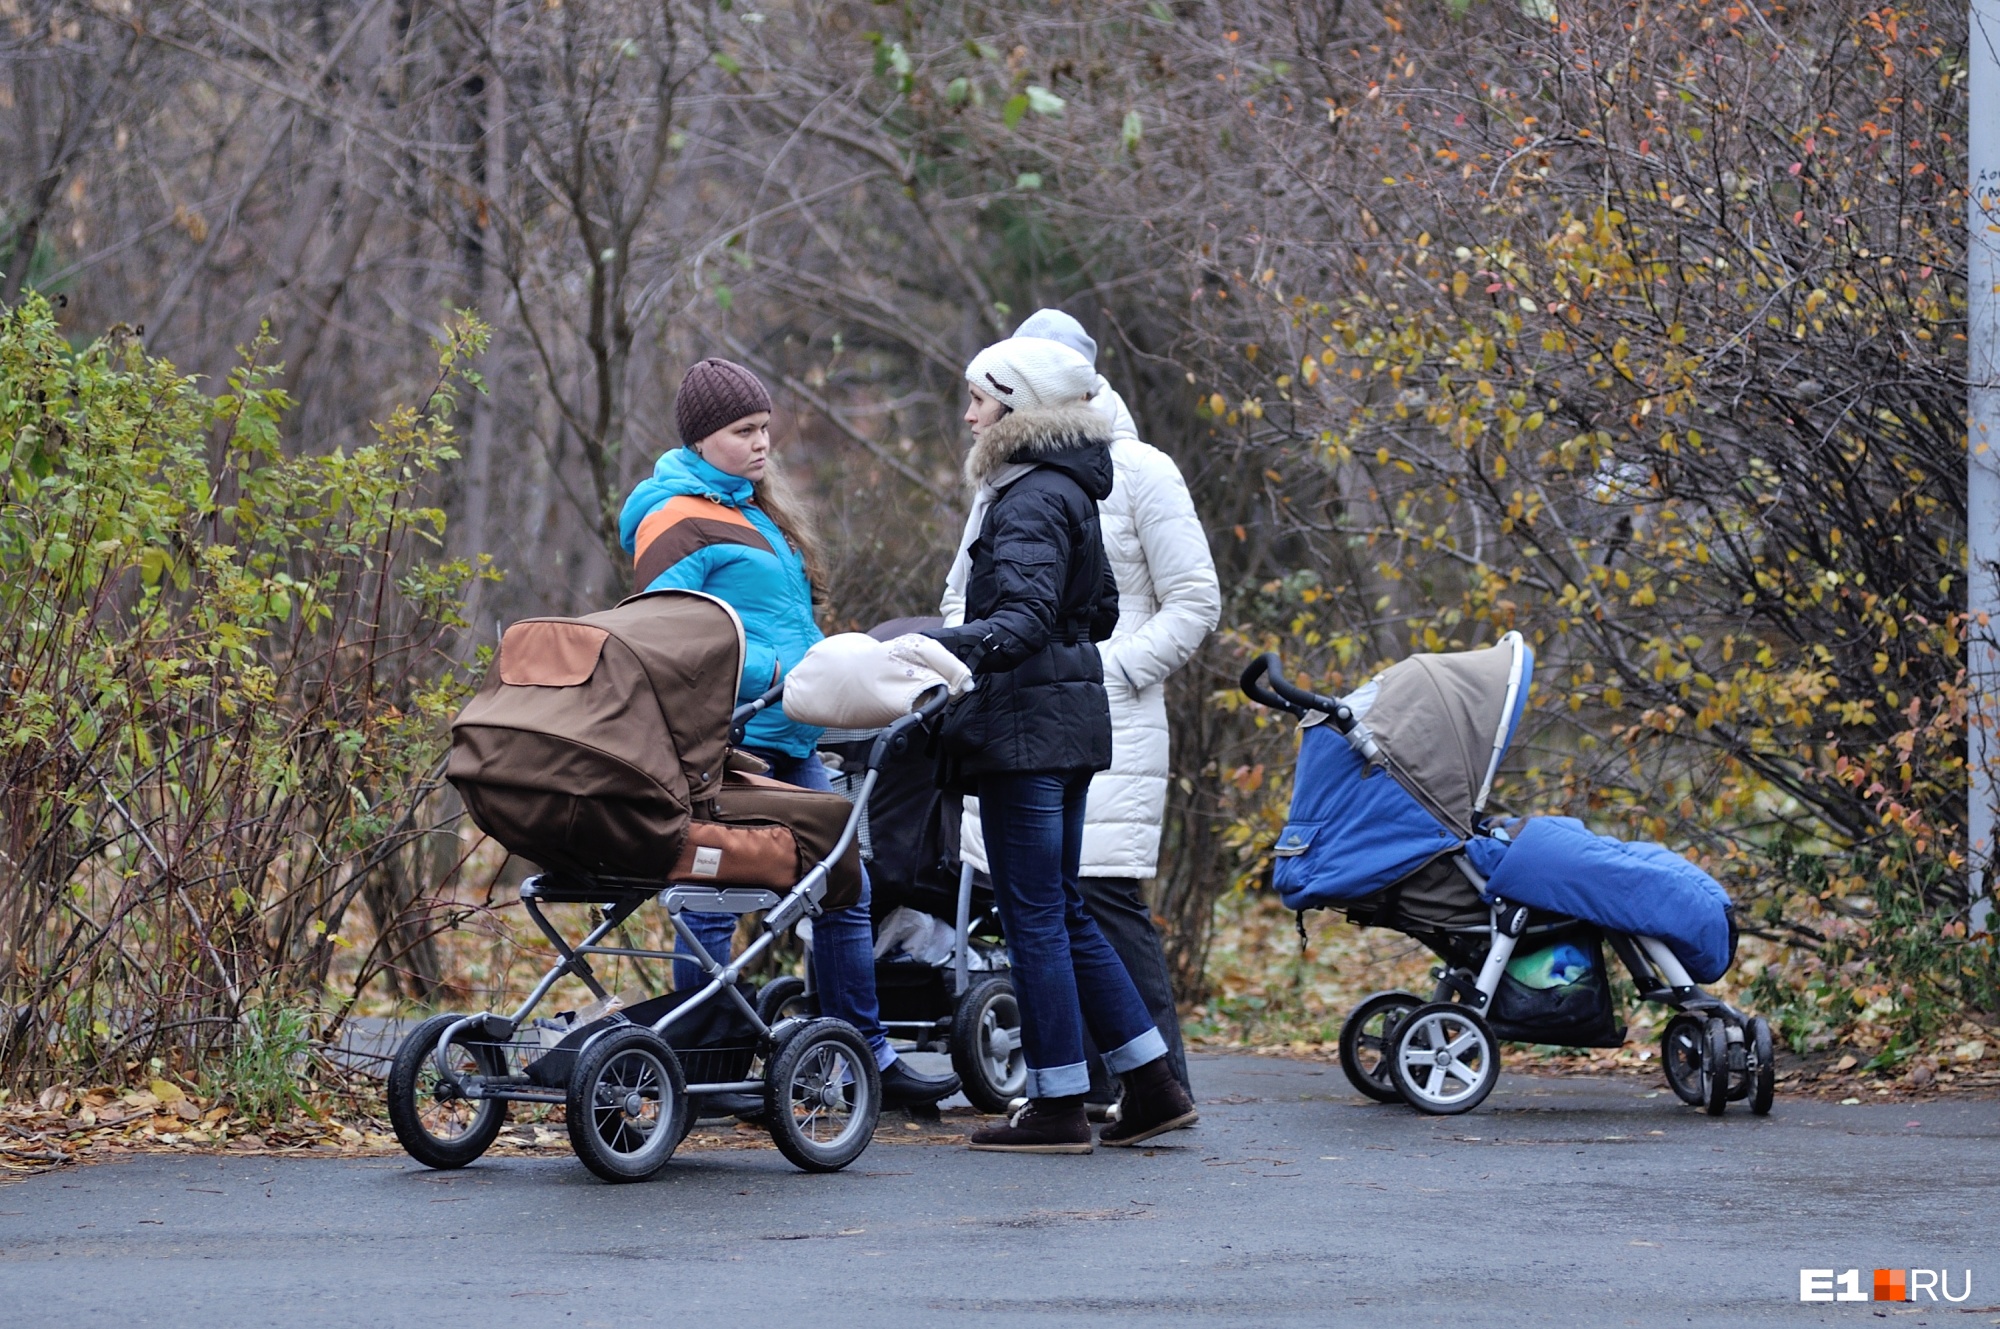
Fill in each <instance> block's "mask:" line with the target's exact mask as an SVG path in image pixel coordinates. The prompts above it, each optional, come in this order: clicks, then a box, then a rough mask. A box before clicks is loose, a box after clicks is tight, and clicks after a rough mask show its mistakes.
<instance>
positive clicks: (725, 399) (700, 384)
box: [674, 356, 771, 447]
mask: <svg viewBox="0 0 2000 1329" xmlns="http://www.w3.org/2000/svg"><path fill="white" fill-rule="evenodd" d="M770 409H771V394H770V393H769V392H766V391H765V390H764V383H763V380H761V379H759V378H758V377H757V376H756V375H755V374H753V373H751V372H750V371H749V370H747V369H745V368H744V367H743V366H742V365H739V364H734V363H732V362H730V361H728V360H718V359H716V358H714V357H713V356H711V357H709V358H708V359H706V360H703V361H701V362H700V363H699V364H697V365H695V367H694V368H692V369H690V370H688V371H687V375H686V377H684V378H682V379H681V390H680V392H679V394H677V395H676V396H675V397H674V427H675V428H677V429H679V430H680V432H681V442H683V443H685V444H687V445H688V446H689V447H693V446H694V445H695V444H697V443H699V442H701V441H702V440H703V439H705V438H707V437H708V436H709V435H710V434H713V433H714V432H715V431H716V430H718V429H723V428H726V427H727V426H729V425H733V424H735V423H736V422H737V421H738V420H741V419H742V418H743V417H744V416H746V415H755V414H757V412H759V411H768V410H770Z"/></svg>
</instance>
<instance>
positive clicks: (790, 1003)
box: [757, 974, 819, 1024]
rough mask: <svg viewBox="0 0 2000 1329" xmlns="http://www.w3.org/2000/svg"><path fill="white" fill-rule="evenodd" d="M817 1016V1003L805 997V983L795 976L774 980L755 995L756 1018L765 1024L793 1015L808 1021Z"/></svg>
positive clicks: (788, 975)
mask: <svg viewBox="0 0 2000 1329" xmlns="http://www.w3.org/2000/svg"><path fill="white" fill-rule="evenodd" d="M818 1014H819V1003H818V1002H817V1001H815V1000H813V999H812V998H811V997H808V996H807V995H806V981H805V980H804V979H803V978H800V977H798V976H797V975H795V974H786V975H785V976H784V977H782V978H774V979H772V980H771V981H770V982H768V983H766V984H765V985H764V986H763V988H762V989H760V990H759V991H758V993H757V1018H758V1019H760V1020H762V1021H763V1022H764V1023H765V1024H776V1023H778V1021H780V1020H785V1019H790V1018H791V1017H792V1016H795V1015H796V1016H803V1017H805V1018H807V1019H810V1018H812V1017H813V1016H815V1015H818Z"/></svg>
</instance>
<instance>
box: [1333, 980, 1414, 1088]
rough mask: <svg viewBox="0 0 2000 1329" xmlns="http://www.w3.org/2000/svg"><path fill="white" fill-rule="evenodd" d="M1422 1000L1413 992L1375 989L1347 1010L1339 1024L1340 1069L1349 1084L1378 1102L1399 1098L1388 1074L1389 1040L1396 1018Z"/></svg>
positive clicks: (1402, 1015) (1405, 1013)
mask: <svg viewBox="0 0 2000 1329" xmlns="http://www.w3.org/2000/svg"><path fill="white" fill-rule="evenodd" d="M1423 1004H1424V999H1423V998H1422V997H1419V996H1418V995H1417V994H1416V993H1414V992H1377V993H1376V994H1375V995H1374V996H1372V997H1369V998H1367V999H1365V1000H1364V1001H1363V1002H1362V1003H1361V1004H1360V1005H1359V1006H1356V1007H1355V1008H1354V1010H1353V1011H1352V1012H1350V1013H1349V1015H1348V1017H1347V1020H1346V1022H1345V1023H1343V1024H1342V1025H1341V1026H1340V1069H1341V1070H1343V1071H1345V1072H1346V1073H1347V1082H1348V1083H1349V1084H1351V1085H1353V1086H1354V1087H1355V1088H1356V1089H1359V1090H1360V1091H1361V1092H1362V1093H1364V1094H1366V1095H1368V1097H1370V1098H1372V1099H1374V1100H1375V1101H1376V1102H1378V1103H1395V1102H1400V1101H1401V1100H1402V1097H1403V1094H1402V1091H1401V1090H1399V1089H1397V1088H1396V1082H1395V1080H1394V1079H1392V1078H1391V1077H1390V1075H1389V1040H1390V1039H1391V1038H1393V1037H1394V1036H1395V1033H1396V1025H1397V1022H1398V1021H1400V1020H1401V1019H1402V1018H1403V1017H1404V1016H1406V1015H1408V1014H1409V1013H1410V1012H1411V1011H1413V1010H1415V1009H1416V1008H1417V1007H1419V1006H1421V1005H1423Z"/></svg>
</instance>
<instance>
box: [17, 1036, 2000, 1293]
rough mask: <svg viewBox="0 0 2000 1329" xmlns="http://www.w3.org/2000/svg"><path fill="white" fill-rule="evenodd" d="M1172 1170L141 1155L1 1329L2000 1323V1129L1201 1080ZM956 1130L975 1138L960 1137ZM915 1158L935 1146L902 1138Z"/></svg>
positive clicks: (1169, 1158) (1919, 1112) (1508, 1085)
mask: <svg viewBox="0 0 2000 1329" xmlns="http://www.w3.org/2000/svg"><path fill="white" fill-rule="evenodd" d="M1195 1074H1196V1079H1197V1089H1198V1091H1199V1092H1198V1096H1199V1097H1201V1098H1202V1099H1203V1101H1204V1107H1203V1114H1204V1115H1203V1119H1202V1123H1201V1125H1200V1126H1199V1127H1197V1128H1196V1129H1194V1130H1193V1131H1189V1132H1181V1133H1177V1134H1175V1135H1172V1136H1168V1137H1165V1139H1166V1141H1169V1142H1171V1147H1165V1148H1159V1149H1156V1150H1153V1151H1152V1152H1150V1153H1142V1152H1136V1151H1123V1150H1100V1151H1098V1152H1097V1153H1096V1154H1094V1155H1092V1156H1090V1157H1088V1158H1076V1157H1068V1158H1064V1157H1021V1158H1016V1157H1008V1156H1000V1155H991V1154H973V1153H970V1152H968V1151H966V1150H964V1149H962V1148H958V1147H955V1146H952V1145H948V1144H942V1143H936V1142H931V1143H920V1142H918V1141H919V1140H922V1139H931V1138H932V1137H929V1136H926V1135H923V1134H921V1133H919V1132H911V1131H906V1130H904V1129H903V1128H902V1127H901V1124H900V1122H891V1123H890V1126H891V1129H889V1130H887V1131H885V1132H884V1137H899V1138H897V1139H896V1140H895V1142H891V1141H890V1139H888V1138H883V1139H878V1143H877V1144H875V1145H874V1146H873V1147H872V1148H871V1149H870V1150H869V1152H868V1153H867V1154H865V1155H863V1156H862V1158H861V1160H860V1161H859V1162H857V1163H856V1164H855V1165H854V1166H853V1167H852V1168H850V1169H849V1170H848V1171H847V1172H845V1173H841V1174H839V1175H836V1176H807V1175H804V1174H802V1173H799V1172H796V1171H794V1170H793V1169H792V1168H791V1167H790V1166H789V1165H787V1164H786V1163H785V1161H784V1160H783V1159H782V1158H781V1157H780V1156H779V1155H778V1154H776V1153H775V1152H772V1151H770V1150H768V1149H765V1150H754V1151H743V1150H736V1151H720V1150H718V1151H711V1152H695V1153H684V1154H683V1155H681V1156H680V1157H677V1158H676V1159H675V1161H674V1162H673V1164H671V1165H670V1166H669V1168H668V1169H667V1171H666V1172H665V1173H664V1174H663V1175H662V1176H661V1177H660V1178H659V1179H657V1180H655V1181H653V1182H651V1183H648V1184H646V1185H640V1186H624V1187H612V1186H606V1185H603V1184H601V1183H599V1182H598V1181H596V1180H594V1179H593V1178H592V1177H591V1176H590V1174H589V1173H587V1172H585V1171H584V1170H583V1168H582V1166H581V1165H580V1164H578V1163H576V1162H575V1161H574V1160H573V1159H570V1158H568V1157H566V1156H565V1157H560V1158H493V1159H489V1160H486V1161H483V1162H482V1163H481V1164H479V1165H477V1166H474V1167H472V1168H469V1169H466V1170H465V1171H462V1172H457V1173H434V1172H426V1171H424V1170H423V1169H421V1168H418V1167H416V1166H415V1165H414V1164H411V1163H409V1162H408V1161H407V1160H405V1159H402V1158H400V1157H397V1158H359V1159H337V1158H334V1159H328V1158H319V1159H310V1158H297V1159H294V1158H268V1157H264V1158H260V1157H234V1158H230V1157H212V1156H198V1155H197V1156H158V1155H155V1156H146V1157H134V1158H130V1159H127V1160H125V1161H121V1162H114V1163H106V1164H100V1165H96V1166H89V1167H84V1168H80V1169H69V1170H65V1171H62V1172H56V1173H50V1174H47V1175H44V1176H40V1177H35V1178H32V1179H29V1180H27V1181H25V1182H22V1183H20V1184H18V1185H13V1186H8V1187H5V1188H0V1323H4V1324H6V1325H8V1326H20V1327H21V1329H27V1327H28V1326H43V1325H49V1326H57V1325H60V1326H65V1327H66V1329H71V1327H74V1326H82V1325H97V1324H116V1325H120V1326H123V1325H174V1326H179V1325H187V1326H201V1327H202V1329H215V1327H217V1326H222V1327H225V1329H226V1327H231V1326H238V1325H245V1326H249V1325H274V1326H286V1327H287V1329H292V1327H295V1326H308V1325H341V1326H347V1325H363V1324H366V1325H425V1326H435V1325H439V1324H445V1325H454V1326H456V1325H478V1326H481V1329H485V1327H486V1326H496V1327H499V1326H505V1327H511V1326H517V1325H518V1326H544V1325H562V1326H571V1325H575V1326H583V1325H605V1326H621V1327H623V1326H635V1325H656V1324H664V1323H695V1322H699V1323H703V1324H723V1323H741V1324H757V1325H766V1324H780V1325H814V1326H817V1325H847V1324H862V1325H870V1326H885V1327H886V1326H898V1327H900V1326H903V1325H923V1324H937V1323H945V1322H951V1321H959V1320H963V1321H967V1322H978V1323H990V1324H1022V1325H1034V1326H1058V1325H1071V1324H1074V1325H1099V1324H1102V1323H1104V1322H1106V1321H1108V1320H1120V1321H1141V1320H1143V1321H1147V1322H1159V1323H1166V1324H1173V1325H1211V1324H1214V1325H1232V1326H1233V1325H1292V1324H1310V1325H1348V1324H1353V1325H1363V1324H1366V1325H1371V1326H1380V1325H1447V1326H1452V1329H1471V1327H1473V1326H1480V1327H1482V1329H1483V1327H1484V1326H1502V1325H1547V1324H1578V1325H1643V1326H1648V1327H1649V1329H1651V1327H1654V1326H1660V1325H1681V1324H1696V1325H1742V1324H1761V1323H1797V1324H1872V1323H1876V1322H1877V1321H1876V1318H1875V1317H1876V1316H1877V1315H1881V1316H1884V1317H1885V1318H1886V1317H1888V1316H1894V1317H1895V1318H1894V1319H1892V1320H1889V1322H1890V1323H1894V1324H1904V1325H1909V1324H1918V1325H1921V1324H1934V1325H1942V1324H1953V1325H1968V1324H1988V1323H2000V1254H1996V1252H2000V1102H1995V1101H1992V1100H1984V1099H1980V1100H1974V1099H1959V1100H1944V1101H1940V1102H1933V1103H1927V1104H1924V1105H1921V1106H1916V1107H1912V1106H1910V1105H1908V1104H1903V1105H1896V1104H1886V1103H1863V1104H1860V1105H1858V1106H1845V1107H1843V1106H1838V1105H1835V1104H1831V1103H1824V1102H1807V1101H1802V1100H1791V1101H1788V1100H1786V1099H1785V1098H1783V1097H1782V1096H1781V1097H1780V1098H1779V1101H1778V1109H1777V1112H1776V1113H1775V1114H1774V1115H1773V1116H1771V1117H1770V1118H1767V1119H1763V1120H1758V1119H1754V1118H1752V1117H1750V1116H1749V1115H1748V1114H1746V1113H1741V1112H1735V1111H1733V1112H1731V1113H1730V1115H1729V1116H1727V1117H1725V1118H1723V1119H1721V1120H1714V1119H1710V1118H1707V1117H1704V1116H1701V1115H1699V1114H1697V1113H1695V1112H1693V1111H1691V1110H1689V1109H1687V1108H1683V1107H1681V1106H1680V1105H1679V1104H1678V1103H1677V1102H1676V1101H1675V1100H1674V1099H1673V1098H1672V1097H1671V1096H1670V1095H1667V1094H1665V1093H1663V1092H1659V1090H1658V1089H1657V1087H1656V1086H1655V1085H1653V1084H1651V1083H1647V1082H1639V1081H1632V1080H1577V1079H1565V1080H1556V1079H1536V1078H1527V1077H1509V1078H1507V1079H1505V1080H1503V1081H1502V1084H1501V1087H1500V1088H1499V1090H1498V1091H1497V1092H1496V1093H1495V1094H1494V1095H1493V1097H1492V1098H1491V1099H1490V1100H1489V1101H1488V1104H1487V1105H1486V1106H1485V1107H1484V1108H1482V1109H1481V1110H1480V1111H1478V1112H1476V1113H1474V1114H1472V1115H1470V1116H1466V1117H1456V1118H1425V1117H1420V1116H1417V1115H1416V1114H1414V1113H1412V1112H1410V1111H1409V1110H1407V1109H1405V1108H1401V1107H1393V1108H1391V1107H1381V1106H1376V1105H1372V1104H1364V1103H1363V1102H1362V1101H1361V1100H1360V1099H1359V1098H1358V1097H1357V1096H1356V1095H1354V1094H1353V1093H1352V1092H1351V1091H1350V1090H1349V1089H1348V1087H1347V1085H1346V1082H1345V1081H1344V1080H1343V1079H1342V1078H1341V1077H1340V1073H1339V1071H1338V1069H1337V1068H1333V1067H1329V1066H1324V1065H1320V1064H1314V1063H1302V1062H1292V1061H1280V1060H1273V1059H1265V1058H1252V1057H1202V1058H1198V1059H1196V1062H1195ZM945 1124H946V1126H947V1127H953V1126H954V1125H955V1124H958V1125H962V1123H954V1122H953V1120H952V1119H951V1118H947V1119H946V1123H945ZM905 1140H907V1141H908V1142H903V1141H905ZM1912 1266H1914V1267H1917V1268H1934V1269H1935V1268H1947V1269H1949V1270H1951V1271H1952V1272H1951V1282H1950V1286H1951V1289H1952V1291H1953V1292H1954V1293H1957V1292H1959V1291H1960V1290H1961V1284H1962V1280H1963V1279H1964V1277H1965V1272H1964V1271H1966V1270H1970V1277H1971V1282H1972V1296H1971V1299H1970V1300H1969V1301H1967V1302H1964V1303H1962V1304H1961V1305H1959V1306H1944V1305H1939V1306H1937V1307H1935V1309H1933V1308H1932V1307H1931V1306H1929V1305H1928V1304H1927V1303H1924V1302H1919V1303H1917V1304H1915V1305H1911V1306H1880V1305H1871V1304H1859V1305H1855V1304H1832V1305H1823V1304H1821V1305H1804V1304H1801V1303H1800V1301H1799V1270H1800V1269H1801V1268H1802V1267H1815V1268H1830V1269H1835V1270H1840V1269H1847V1268H1859V1269H1860V1270H1861V1271H1862V1275H1861V1277H1862V1280H1863V1282H1864V1285H1865V1284H1866V1283H1867V1281H1868V1280H1869V1279H1870V1278H1871V1276H1872V1271H1873V1270H1874V1269H1875V1268H1876V1267H1895V1268H1906V1267H1912Z"/></svg>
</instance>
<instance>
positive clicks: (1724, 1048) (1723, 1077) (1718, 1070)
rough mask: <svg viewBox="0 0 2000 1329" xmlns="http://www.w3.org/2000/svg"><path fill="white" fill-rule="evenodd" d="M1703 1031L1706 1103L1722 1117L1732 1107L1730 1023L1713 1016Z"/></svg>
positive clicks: (1702, 1055)
mask: <svg viewBox="0 0 2000 1329" xmlns="http://www.w3.org/2000/svg"><path fill="white" fill-rule="evenodd" d="M1701 1034H1702V1043H1701V1070H1702V1077H1701V1087H1702V1090H1703V1097H1702V1107H1704V1108H1706V1109H1707V1110H1708V1115H1709V1116H1711V1117H1719V1116H1721V1115H1722V1114H1723V1113H1725V1112H1727V1111H1729V1026H1728V1025H1727V1024H1725V1023H1723V1021H1721V1020H1720V1019H1717V1018H1714V1017H1711V1018H1710V1019H1709V1020H1708V1021H1707V1023H1705V1024H1704V1025H1703V1026H1702V1031H1701Z"/></svg>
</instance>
